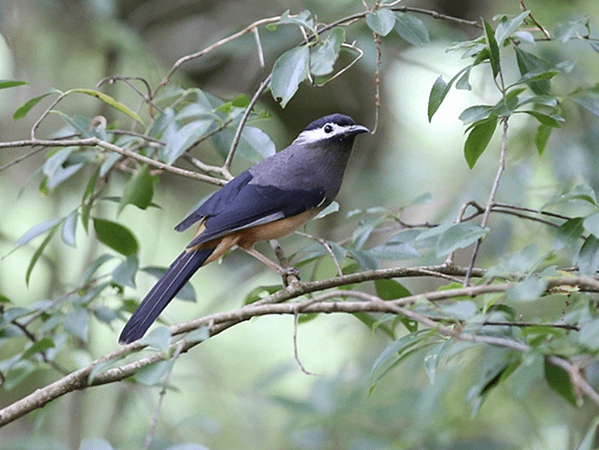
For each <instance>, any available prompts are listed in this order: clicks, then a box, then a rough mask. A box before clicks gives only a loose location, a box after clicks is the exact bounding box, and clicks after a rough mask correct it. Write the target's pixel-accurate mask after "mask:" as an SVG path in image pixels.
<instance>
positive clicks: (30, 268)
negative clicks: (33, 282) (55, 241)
mask: <svg viewBox="0 0 599 450" xmlns="http://www.w3.org/2000/svg"><path fill="white" fill-rule="evenodd" d="M56 228H57V227H54V228H52V230H51V231H50V233H48V236H46V239H44V241H43V242H42V243H41V245H40V246H39V247H38V249H37V250H36V251H35V253H34V254H33V256H32V257H31V261H29V266H27V271H26V272H25V284H27V286H29V279H30V277H31V272H32V271H33V268H34V267H35V264H36V263H37V261H38V260H39V259H40V256H42V253H43V252H44V249H45V248H46V247H47V245H48V244H49V243H50V240H51V239H52V236H53V235H54V232H55V231H56Z"/></svg>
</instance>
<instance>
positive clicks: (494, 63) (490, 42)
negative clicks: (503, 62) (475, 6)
mask: <svg viewBox="0 0 599 450" xmlns="http://www.w3.org/2000/svg"><path fill="white" fill-rule="evenodd" d="M483 25H484V28H485V41H486V46H487V50H488V51H489V62H490V63H491V70H492V71H493V78H495V77H497V75H498V74H499V46H498V45H497V41H496V40H495V33H494V32H493V28H492V27H491V25H489V23H488V22H487V21H486V20H483Z"/></svg>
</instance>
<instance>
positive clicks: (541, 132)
mask: <svg viewBox="0 0 599 450" xmlns="http://www.w3.org/2000/svg"><path fill="white" fill-rule="evenodd" d="M552 128H553V127H549V126H546V125H539V128H537V132H536V133H535V146H536V147H537V151H538V152H539V156H540V155H542V154H543V152H545V147H547V142H548V141H549V136H550V135H551V130H552Z"/></svg>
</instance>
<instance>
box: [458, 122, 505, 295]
mask: <svg viewBox="0 0 599 450" xmlns="http://www.w3.org/2000/svg"><path fill="white" fill-rule="evenodd" d="M501 123H502V124H503V132H502V133H501V152H500V154H499V167H498V168H497V174H496V175H495V180H494V181H493V186H492V187H491V193H490V194H489V199H488V200H487V206H486V207H485V213H484V214H483V218H482V221H481V224H480V226H481V227H483V228H485V227H486V226H487V223H488V222H489V215H490V214H491V209H492V207H493V204H494V203H495V197H496V195H497V190H498V189H499V183H500V182H501V175H502V174H503V171H504V170H505V156H506V153H507V129H508V117H507V116H506V117H503V118H502V119H501ZM481 243H482V238H481V239H479V240H478V241H476V244H474V250H473V251H472V257H471V258H470V265H469V266H468V273H466V277H465V278H464V286H468V284H470V277H471V272H472V269H473V268H474V264H475V262H476V257H477V256H478V251H479V249H480V245H481Z"/></svg>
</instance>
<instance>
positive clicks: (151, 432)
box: [142, 339, 185, 450]
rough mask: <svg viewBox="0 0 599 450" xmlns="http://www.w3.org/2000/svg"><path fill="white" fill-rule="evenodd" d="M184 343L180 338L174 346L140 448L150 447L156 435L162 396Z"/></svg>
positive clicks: (164, 393)
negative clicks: (156, 402)
mask: <svg viewBox="0 0 599 450" xmlns="http://www.w3.org/2000/svg"><path fill="white" fill-rule="evenodd" d="M184 344H185V340H183V339H182V340H180V341H179V342H178V343H177V346H176V348H175V352H174V354H173V357H172V359H171V366H170V368H169V370H168V372H167V373H166V376H165V378H164V383H162V389H161V390H160V395H159V397H158V404H157V405H156V409H155V410H154V414H153V415H152V422H151V424H150V429H149V430H148V435H147V436H146V439H145V441H144V445H143V447H142V450H148V449H149V448H150V446H151V445H152V441H153V440H154V436H155V435H156V428H158V419H159V417H160V410H161V409H162V403H163V402H164V398H165V397H166V390H167V389H168V384H169V381H170V379H171V375H172V373H173V369H174V367H175V362H176V361H177V359H178V358H179V355H180V354H181V351H182V350H183V346H184Z"/></svg>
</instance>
